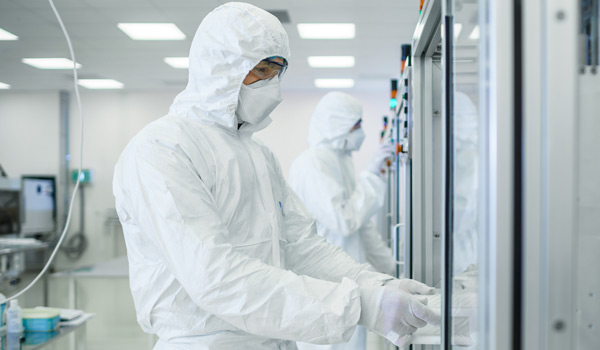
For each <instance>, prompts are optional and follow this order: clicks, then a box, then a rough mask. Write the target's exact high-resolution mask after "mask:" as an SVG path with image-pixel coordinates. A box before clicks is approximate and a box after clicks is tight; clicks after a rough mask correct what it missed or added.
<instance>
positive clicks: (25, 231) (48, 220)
mask: <svg viewBox="0 0 600 350" xmlns="http://www.w3.org/2000/svg"><path fill="white" fill-rule="evenodd" d="M21 192H22V226H21V234H22V235H23V236H31V235H37V234H42V233H54V232H56V227H57V226H56V179H55V177H54V176H41V175H24V176H22V177H21Z"/></svg>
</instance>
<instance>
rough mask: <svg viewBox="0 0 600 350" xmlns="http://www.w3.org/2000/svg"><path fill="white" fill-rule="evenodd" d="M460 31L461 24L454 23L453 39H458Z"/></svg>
mask: <svg viewBox="0 0 600 350" xmlns="http://www.w3.org/2000/svg"><path fill="white" fill-rule="evenodd" d="M461 31H462V24H461V23H454V38H455V39H458V37H459V36H460V32H461Z"/></svg>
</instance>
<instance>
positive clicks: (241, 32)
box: [169, 2, 290, 128]
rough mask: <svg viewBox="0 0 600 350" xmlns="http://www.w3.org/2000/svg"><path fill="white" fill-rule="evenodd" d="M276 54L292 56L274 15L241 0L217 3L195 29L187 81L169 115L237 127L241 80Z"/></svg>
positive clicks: (281, 27) (286, 39) (284, 56)
mask: <svg viewBox="0 0 600 350" xmlns="http://www.w3.org/2000/svg"><path fill="white" fill-rule="evenodd" d="M272 56H280V57H283V58H286V59H289V57H290V50H289V41H288V36H287V33H286V32H285V29H284V28H283V26H282V25H281V23H280V22H279V20H278V19H277V18H276V17H275V16H273V15H272V14H270V13H268V12H267V11H265V10H262V9H260V8H258V7H255V6H253V5H250V4H245V3H240V2H230V3H227V4H224V5H222V6H219V7H218V8H216V9H215V10H213V11H212V12H211V13H209V14H208V15H207V16H206V17H205V18H204V20H203V21H202V23H201V24H200V26H199V27H198V30H197V31H196V35H195V36H194V39H193V41H192V46H191V49H190V54H189V58H190V66H189V78H188V84H187V87H186V88H185V90H183V91H182V92H181V93H180V94H179V95H177V97H176V98H175V101H174V102H173V104H172V105H171V108H170V110H169V112H170V114H175V115H187V116H190V117H194V118H200V119H202V121H203V122H205V123H206V124H215V123H216V124H219V125H222V126H225V127H228V128H233V127H234V126H235V127H237V125H236V124H237V122H236V118H235V110H236V108H237V104H238V95H239V91H240V87H241V85H242V82H243V80H244V78H245V77H246V75H247V74H248V72H249V71H250V70H251V69H252V68H254V66H256V64H258V62H260V61H261V60H263V59H265V58H267V57H272Z"/></svg>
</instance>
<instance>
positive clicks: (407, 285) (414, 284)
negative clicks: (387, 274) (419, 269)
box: [384, 278, 435, 295]
mask: <svg viewBox="0 0 600 350" xmlns="http://www.w3.org/2000/svg"><path fill="white" fill-rule="evenodd" d="M384 285H385V286H388V287H394V288H399V289H402V290H403V291H404V292H406V293H408V294H421V295H431V294H433V293H435V288H431V287H429V286H428V285H426V284H425V283H421V282H419V281H415V280H411V279H409V278H403V279H397V278H394V279H392V280H389V281H385V284H384Z"/></svg>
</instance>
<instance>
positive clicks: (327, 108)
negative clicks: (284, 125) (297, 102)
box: [308, 91, 363, 146]
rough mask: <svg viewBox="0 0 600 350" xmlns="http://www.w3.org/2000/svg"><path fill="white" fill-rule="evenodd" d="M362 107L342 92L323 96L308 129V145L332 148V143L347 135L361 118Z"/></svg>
mask: <svg viewBox="0 0 600 350" xmlns="http://www.w3.org/2000/svg"><path fill="white" fill-rule="evenodd" d="M362 113H363V110H362V106H361V104H360V102H358V100H357V99H355V98H354V97H352V96H350V95H348V94H345V93H343V92H337V91H334V92H330V93H328V94H326V95H325V96H323V98H321V100H320V101H319V103H318V104H317V107H316V108H315V110H314V112H313V115H312V119H311V121H310V126H309V128H308V145H309V146H315V145H318V144H323V145H330V146H332V141H335V139H337V138H339V137H340V136H343V135H347V134H348V133H349V132H350V129H352V127H353V126H354V124H356V122H358V121H359V120H360V119H361V118H362Z"/></svg>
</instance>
